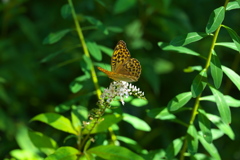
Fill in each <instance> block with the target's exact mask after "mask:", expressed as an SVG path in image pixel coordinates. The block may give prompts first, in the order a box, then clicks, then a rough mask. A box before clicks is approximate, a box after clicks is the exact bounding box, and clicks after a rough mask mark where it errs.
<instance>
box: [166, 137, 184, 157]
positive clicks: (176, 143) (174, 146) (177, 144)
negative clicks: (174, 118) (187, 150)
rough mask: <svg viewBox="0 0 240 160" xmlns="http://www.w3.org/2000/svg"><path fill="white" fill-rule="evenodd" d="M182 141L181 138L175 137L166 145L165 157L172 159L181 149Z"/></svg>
mask: <svg viewBox="0 0 240 160" xmlns="http://www.w3.org/2000/svg"><path fill="white" fill-rule="evenodd" d="M182 145H183V141H182V139H181V138H178V139H175V140H173V141H172V143H171V144H170V145H168V147H167V150H166V157H167V159H173V157H175V156H176V155H177V154H178V153H179V152H180V150H181V148H182Z"/></svg>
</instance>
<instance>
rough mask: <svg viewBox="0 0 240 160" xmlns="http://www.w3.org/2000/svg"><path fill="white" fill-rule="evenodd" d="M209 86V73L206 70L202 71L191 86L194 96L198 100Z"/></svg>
mask: <svg viewBox="0 0 240 160" xmlns="http://www.w3.org/2000/svg"><path fill="white" fill-rule="evenodd" d="M206 84H207V72H206V69H204V70H202V71H201V72H200V73H199V74H198V75H197V76H196V77H195V78H194V80H193V83H192V85H191V92H192V96H193V97H194V98H196V97H197V96H199V95H200V94H201V93H202V91H203V90H204V88H205V87H206Z"/></svg>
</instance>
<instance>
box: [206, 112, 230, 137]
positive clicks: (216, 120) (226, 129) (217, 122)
mask: <svg viewBox="0 0 240 160" xmlns="http://www.w3.org/2000/svg"><path fill="white" fill-rule="evenodd" d="M206 115H207V118H208V119H209V120H210V121H211V122H212V123H213V124H215V125H216V126H217V127H218V128H219V129H220V130H221V131H222V132H223V133H225V134H226V135H227V136H228V137H229V138H231V139H232V140H234V138H235V135H234V132H233V130H232V129H231V127H230V125H229V124H226V123H223V122H222V120H221V118H220V117H218V116H216V115H213V114H209V113H207V114H206ZM213 136H214V133H213Z"/></svg>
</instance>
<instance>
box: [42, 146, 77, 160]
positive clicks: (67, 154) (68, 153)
mask: <svg viewBox="0 0 240 160" xmlns="http://www.w3.org/2000/svg"><path fill="white" fill-rule="evenodd" d="M79 154H80V152H79V151H78V150H77V149H76V148H73V147H61V148H58V150H57V151H56V152H55V153H53V154H51V155H50V156H48V157H47V158H45V160H60V159H67V160H76V159H77V157H78V156H79Z"/></svg>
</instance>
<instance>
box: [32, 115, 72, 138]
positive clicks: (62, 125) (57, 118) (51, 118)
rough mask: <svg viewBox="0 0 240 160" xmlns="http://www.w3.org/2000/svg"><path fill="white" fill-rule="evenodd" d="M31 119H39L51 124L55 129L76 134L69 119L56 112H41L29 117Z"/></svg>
mask: <svg viewBox="0 0 240 160" xmlns="http://www.w3.org/2000/svg"><path fill="white" fill-rule="evenodd" d="M32 121H40V122H43V123H46V124H48V125H50V126H52V127H53V128H55V129H58V130H61V131H64V132H68V133H72V134H75V135H77V132H76V131H75V130H74V128H73V127H72V124H71V122H70V120H69V119H67V118H66V117H64V116H62V115H60V114H57V113H42V114H39V115H37V116H35V117H33V118H32V119H31V122H32Z"/></svg>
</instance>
